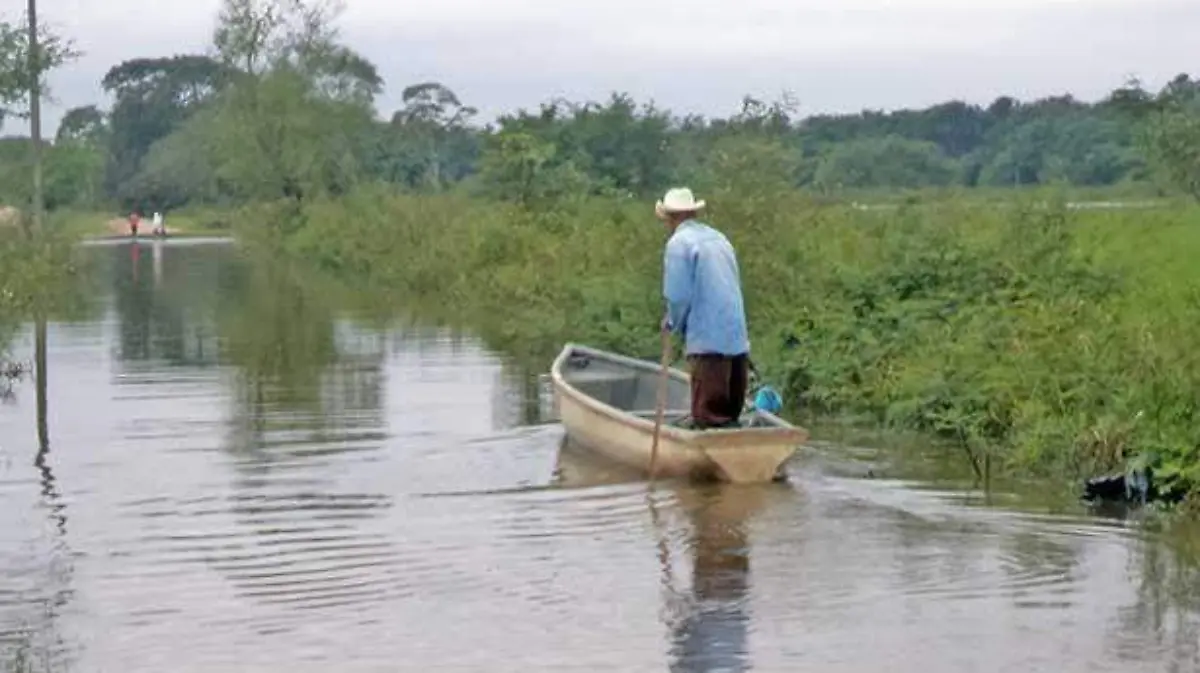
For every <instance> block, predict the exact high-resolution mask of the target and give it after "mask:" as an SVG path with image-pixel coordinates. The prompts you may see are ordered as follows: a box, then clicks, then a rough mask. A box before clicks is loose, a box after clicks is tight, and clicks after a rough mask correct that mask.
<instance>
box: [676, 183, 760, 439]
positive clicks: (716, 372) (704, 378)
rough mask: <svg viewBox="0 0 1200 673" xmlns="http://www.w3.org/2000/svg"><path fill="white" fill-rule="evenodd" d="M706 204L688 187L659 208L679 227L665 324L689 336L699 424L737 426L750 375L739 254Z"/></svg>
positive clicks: (694, 420) (695, 416)
mask: <svg viewBox="0 0 1200 673" xmlns="http://www.w3.org/2000/svg"><path fill="white" fill-rule="evenodd" d="M704 205H705V204H704V201H696V200H695V197H694V196H693V194H692V190H690V189H688V188H686V187H680V188H675V189H671V190H669V191H668V192H667V193H666V195H665V196H664V197H663V199H662V200H661V201H659V202H658V203H657V204H656V205H655V208H654V211H655V214H656V215H657V216H658V218H659V219H660V220H662V221H663V222H665V223H666V225H667V230H668V231H670V232H671V236H670V238H669V239H668V240H667V245H666V251H665V254H664V261H663V296H664V298H665V299H666V304H667V310H666V315H665V316H664V317H663V322H662V329H663V330H664V331H670V332H673V333H674V334H677V335H679V336H680V337H683V338H684V339H685V340H686V347H685V353H686V355H687V360H688V365H689V368H690V370H691V382H692V409H691V415H692V425H693V426H694V427H695V428H697V429H707V428H721V427H731V426H736V425H737V424H738V421H739V418H740V416H741V413H742V408H743V406H744V405H745V402H746V390H747V387H748V385H749V376H750V339H749V336H748V333H747V328H746V313H745V308H744V304H743V300H742V287H741V279H740V277H739V272H738V262H737V255H736V254H735V253H734V250H733V246H732V245H731V244H730V243H729V239H727V238H726V237H725V235H724V234H722V233H721V232H719V231H717V230H716V229H714V228H712V227H710V226H709V225H707V224H704V223H703V222H700V221H699V220H698V219H697V217H698V214H699V212H700V211H701V210H703V209H704Z"/></svg>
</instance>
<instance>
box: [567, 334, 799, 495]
mask: <svg viewBox="0 0 1200 673" xmlns="http://www.w3.org/2000/svg"><path fill="white" fill-rule="evenodd" d="M668 371H669V376H668V384H667V405H666V407H667V408H666V410H665V414H664V418H663V424H662V428H661V430H660V433H659V440H658V459H657V465H656V472H657V474H658V475H659V476H662V477H666V478H687V479H693V480H701V481H710V480H715V481H724V482H730V483H738V484H741V483H759V482H769V481H778V480H782V479H783V478H784V473H783V469H784V464H785V463H786V462H787V461H788V459H789V458H791V457H792V455H793V454H794V453H795V452H796V450H797V449H799V447H800V446H801V445H802V444H803V443H804V442H805V441H807V440H808V431H807V430H805V429H804V428H801V427H799V426H796V425H793V424H791V423H788V422H787V421H785V420H783V419H781V418H779V417H778V416H776V415H774V414H772V413H769V412H767V411H763V410H758V409H752V410H749V411H747V412H746V413H744V414H743V416H742V418H741V422H740V424H739V426H738V427H732V428H720V429H705V430H694V429H689V428H688V427H686V426H685V425H684V424H682V423H681V422H682V421H684V420H686V419H687V418H688V416H689V413H690V408H691V383H690V381H689V378H688V375H687V374H685V373H684V372H681V371H679V370H677V369H674V368H670V369H669V370H668ZM660 375H661V368H660V366H659V365H658V364H655V363H652V362H647V361H644V360H638V359H635V358H631V357H627V356H624V355H619V354H617V353H610V352H607V351H603V350H599V349H596V348H591V347H588V346H584V345H579V344H572V343H568V344H566V345H565V346H564V347H563V349H562V351H561V352H560V353H559V355H558V357H557V358H555V360H554V364H553V365H552V367H551V371H550V379H551V384H552V386H553V389H554V404H555V408H556V412H557V415H558V417H559V419H560V421H561V422H562V424H563V427H564V428H565V429H566V432H567V433H568V434H569V435H571V436H572V438H574V439H575V440H576V442H577V443H579V444H582V445H584V446H586V447H588V449H590V450H591V451H593V452H596V453H599V454H602V455H604V456H605V457H607V458H609V459H611V460H614V461H616V462H618V463H622V464H624V465H626V466H629V467H632V468H634V469H636V470H639V471H640V472H642V473H648V472H649V470H650V454H651V449H652V444H653V441H654V421H655V414H656V412H657V409H656V403H657V400H658V385H659V377H660Z"/></svg>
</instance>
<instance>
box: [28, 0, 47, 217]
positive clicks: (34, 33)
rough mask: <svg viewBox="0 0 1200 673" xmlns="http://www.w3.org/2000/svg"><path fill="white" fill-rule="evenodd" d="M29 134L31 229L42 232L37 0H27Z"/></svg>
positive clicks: (40, 104)
mask: <svg viewBox="0 0 1200 673" xmlns="http://www.w3.org/2000/svg"><path fill="white" fill-rule="evenodd" d="M27 11H28V13H29V54H28V56H29V64H28V67H29V136H30V140H31V141H32V143H33V148H32V151H33V204H32V206H33V212H32V216H33V229H34V231H35V232H36V233H38V234H41V233H42V224H43V223H42V219H43V217H44V212H43V206H44V199H43V195H42V54H41V47H40V46H39V45H38V23H37V0H29V9H28V10H27Z"/></svg>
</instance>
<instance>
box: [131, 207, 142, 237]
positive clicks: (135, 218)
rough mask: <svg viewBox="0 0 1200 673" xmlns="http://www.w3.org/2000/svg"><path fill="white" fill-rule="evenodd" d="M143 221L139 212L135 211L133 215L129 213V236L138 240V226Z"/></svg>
mask: <svg viewBox="0 0 1200 673" xmlns="http://www.w3.org/2000/svg"><path fill="white" fill-rule="evenodd" d="M141 219H142V218H141V216H140V215H138V212H137V211H136V210H135V211H133V212H132V213H129V235H130V236H132V237H134V238H137V235H138V224H140V223H141Z"/></svg>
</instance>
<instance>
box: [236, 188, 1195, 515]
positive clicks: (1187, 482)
mask: <svg viewBox="0 0 1200 673" xmlns="http://www.w3.org/2000/svg"><path fill="white" fill-rule="evenodd" d="M753 174H754V171H745V172H738V171H732V172H730V173H729V175H734V176H737V177H736V178H734V179H731V180H729V181H728V182H727V183H725V184H720V183H716V184H713V185H710V186H709V187H710V189H708V190H706V193H704V194H703V195H704V196H706V197H707V198H708V199H709V203H710V204H711V210H710V212H709V213H707V215H706V217H705V219H706V220H707V221H709V222H711V223H712V224H713V225H715V226H717V227H718V228H720V229H721V230H722V231H724V232H725V233H726V234H727V235H728V236H729V237H730V239H731V240H732V241H733V243H734V245H735V246H736V247H737V249H738V253H739V258H740V262H741V266H742V274H743V280H744V284H745V291H746V295H747V308H748V311H749V313H750V324H751V332H752V341H753V349H754V358H755V360H756V362H757V364H758V365H759V367H760V369H763V370H764V371H765V372H766V374H767V375H768V376H770V377H773V378H774V379H775V380H778V381H781V382H783V383H784V385H785V387H786V393H787V395H786V398H787V400H788V402H789V403H791V405H793V408H792V409H791V411H792V412H793V413H801V412H806V413H818V414H834V415H847V416H854V417H857V418H860V419H865V420H868V421H870V422H872V423H878V424H882V425H884V426H888V427H895V428H906V429H916V430H921V431H925V432H929V433H932V434H936V435H939V436H943V437H946V438H948V439H950V440H952V441H953V442H955V443H957V444H960V445H962V446H965V447H966V448H968V449H969V450H970V451H969V452H970V455H971V456H973V458H974V460H976V461H977V462H978V464H980V465H982V464H984V463H986V464H987V465H989V466H990V467H991V469H992V470H993V471H994V472H1000V471H1004V472H1007V473H1009V474H1037V475H1040V476H1047V477H1052V478H1062V479H1072V480H1074V479H1078V478H1079V477H1081V476H1091V475H1093V474H1096V473H1098V472H1100V471H1105V470H1112V469H1119V468H1121V467H1122V466H1129V465H1131V464H1133V463H1134V462H1145V461H1150V462H1152V463H1153V464H1155V466H1156V477H1157V479H1158V480H1159V488H1160V489H1165V490H1174V491H1176V492H1177V493H1179V494H1183V493H1188V492H1191V491H1192V490H1193V489H1195V488H1196V487H1197V485H1198V484H1200V453H1198V449H1197V446H1198V443H1200V428H1198V427H1197V425H1196V422H1195V421H1196V418H1195V417H1196V408H1197V395H1196V391H1197V390H1200V357H1198V356H1197V355H1196V351H1195V349H1194V348H1193V347H1192V345H1191V342H1192V340H1191V339H1190V337H1189V334H1190V331H1191V330H1192V329H1193V327H1194V325H1196V324H1200V271H1197V270H1194V269H1193V267H1192V266H1191V265H1190V263H1188V262H1186V261H1185V260H1189V259H1191V258H1192V257H1193V254H1194V253H1195V252H1197V251H1200V234H1198V233H1196V232H1195V231H1194V227H1193V226H1192V225H1191V224H1190V222H1189V220H1193V221H1194V219H1195V217H1196V215H1197V214H1198V213H1200V211H1197V209H1196V208H1195V207H1189V206H1175V205H1169V206H1166V207H1162V208H1158V209H1153V210H1137V211H1074V210H1071V209H1069V208H1067V207H1066V206H1065V205H1064V204H1062V203H1058V202H1055V201H1054V200H1053V199H1049V200H1047V199H1042V200H1035V199H1033V198H1030V199H1028V200H1026V201H1024V202H1020V203H1018V202H1013V203H1011V204H1009V207H1004V208H995V207H981V206H980V204H977V203H971V202H967V201H963V200H956V199H954V198H940V199H938V200H936V201H933V202H926V203H922V202H919V201H910V202H909V203H906V204H903V205H901V206H900V207H899V208H895V209H891V210H880V211H873V210H862V209H857V208H855V207H853V206H848V205H828V204H820V203H817V202H814V201H813V200H811V199H809V198H807V197H805V196H804V195H802V194H800V193H797V192H795V191H793V190H790V189H788V188H786V186H785V185H776V184H772V183H770V181H768V180H762V179H754V175H753ZM762 174H763V173H762V172H759V173H758V175H759V176H761V175H762ZM285 212H286V213H287V215H286V216H284V215H283V213H285ZM239 219H240V220H241V221H245V222H261V221H264V219H265V220H267V221H272V222H277V223H280V225H279V226H276V227H272V228H269V229H266V230H269V231H272V232H274V233H275V234H276V237H275V238H274V239H273V245H274V246H278V248H282V249H284V250H286V251H287V252H288V253H290V255H293V256H296V257H299V258H302V259H306V260H308V261H310V262H312V263H314V264H316V265H318V266H320V267H322V268H323V269H325V270H328V271H331V272H334V273H335V274H337V275H339V276H341V277H342V278H344V279H346V280H351V281H353V282H355V283H358V284H361V285H362V286H364V287H365V286H367V285H370V286H374V287H377V288H382V289H385V290H389V291H394V292H397V293H399V294H400V295H401V296H403V297H404V298H405V300H404V301H405V303H407V304H409V305H411V306H417V307H425V309H426V310H431V311H434V312H435V313H436V314H437V315H439V316H441V317H443V318H445V319H446V320H449V321H453V322H457V323H460V324H466V325H469V326H471V327H474V328H475V329H477V330H478V331H479V332H480V333H482V334H483V335H484V336H485V338H488V339H490V340H491V341H492V343H493V344H494V345H496V346H498V347H500V348H503V349H506V350H509V351H511V352H516V353H523V354H527V355H531V356H536V357H539V358H546V357H549V356H550V355H552V354H553V353H554V352H555V350H556V349H557V348H558V347H559V346H560V345H561V343H562V342H563V341H564V340H573V341H582V342H588V343H591V344H595V345H598V346H601V347H606V348H612V349H616V350H619V351H622V352H627V353H631V354H635V355H639V356H642V357H651V358H653V357H654V355H655V351H656V349H657V338H658V337H657V332H656V329H657V325H658V321H659V318H660V315H661V310H662V309H661V306H662V304H661V299H660V281H661V256H662V246H663V243H664V240H665V231H664V230H663V228H662V226H661V225H660V224H659V223H658V222H656V221H655V220H654V219H653V217H652V205H650V204H647V203H642V202H633V201H631V200H629V199H622V198H619V197H589V198H580V199H569V198H562V199H558V200H556V201H554V202H552V203H543V204H540V205H539V206H538V207H537V208H536V209H534V208H522V207H518V206H515V205H511V204H505V203H500V202H485V201H480V200H475V199H471V198H469V197H465V196H461V195H455V194H444V195H436V196H406V195H397V194H394V193H391V192H389V191H387V190H385V189H383V188H374V187H364V188H361V189H359V190H358V191H356V192H354V193H352V194H350V195H349V196H346V197H342V198H339V199H337V200H329V201H320V202H310V203H308V204H306V205H304V206H302V207H292V208H283V207H278V208H276V209H275V211H273V212H271V213H267V214H263V213H259V214H256V215H254V216H250V217H244V218H239ZM263 231H264V228H262V227H259V228H258V229H256V230H255V231H254V232H253V233H254V234H255V238H258V239H263V235H262V233H263ZM247 233H250V232H247ZM278 248H277V249H278ZM985 458H986V461H985V460H984V459H985Z"/></svg>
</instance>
